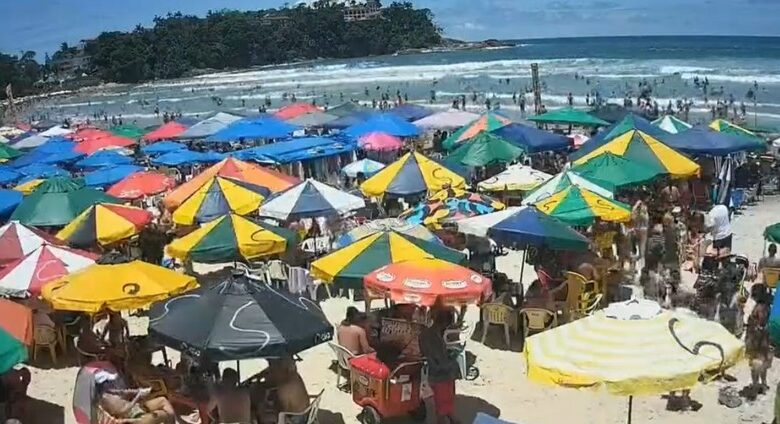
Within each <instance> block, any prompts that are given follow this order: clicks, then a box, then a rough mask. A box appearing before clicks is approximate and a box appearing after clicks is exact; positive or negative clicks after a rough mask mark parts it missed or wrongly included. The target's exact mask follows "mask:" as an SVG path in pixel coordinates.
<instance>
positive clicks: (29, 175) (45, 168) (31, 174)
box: [16, 163, 70, 179]
mask: <svg viewBox="0 0 780 424" xmlns="http://www.w3.org/2000/svg"><path fill="white" fill-rule="evenodd" d="M16 171H17V172H19V173H20V174H22V175H24V177H25V178H26V179H36V178H50V177H67V176H68V175H70V174H69V173H68V171H66V170H64V169H62V168H59V167H57V166H54V165H47V164H43V163H33V164H31V165H27V166H23V167H21V168H18V169H17V170H16Z"/></svg>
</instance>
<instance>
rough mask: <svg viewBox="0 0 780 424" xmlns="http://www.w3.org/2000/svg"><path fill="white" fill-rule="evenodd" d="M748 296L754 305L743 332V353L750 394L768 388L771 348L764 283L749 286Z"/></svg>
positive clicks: (767, 298) (766, 295)
mask: <svg viewBox="0 0 780 424" xmlns="http://www.w3.org/2000/svg"><path fill="white" fill-rule="evenodd" d="M750 297H751V298H753V300H754V301H755V302H756V306H755V307H754V308H753V311H752V312H751V313H750V316H749V317H748V322H747V332H746V333H745V355H746V356H747V358H748V361H749V364H750V378H751V382H752V384H751V386H750V389H751V391H752V395H753V396H755V395H757V394H764V393H765V392H766V391H767V390H769V386H767V384H766V374H767V371H768V370H769V368H770V367H771V366H772V348H771V347H770V344H769V311H770V305H769V303H770V302H771V300H770V294H769V290H768V289H767V287H766V285H764V284H754V285H753V287H751V288H750Z"/></svg>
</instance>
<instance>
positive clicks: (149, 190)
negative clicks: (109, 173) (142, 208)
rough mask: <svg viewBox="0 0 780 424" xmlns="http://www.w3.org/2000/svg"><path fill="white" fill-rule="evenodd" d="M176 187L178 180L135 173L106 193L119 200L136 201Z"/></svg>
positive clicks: (151, 174)
mask: <svg viewBox="0 0 780 424" xmlns="http://www.w3.org/2000/svg"><path fill="white" fill-rule="evenodd" d="M175 186H176V179H175V178H173V177H169V176H167V175H165V174H161V173H159V172H149V171H144V172H135V173H133V174H130V175H128V176H127V177H125V178H124V179H122V180H121V181H119V182H118V183H116V184H114V185H112V186H111V188H109V189H108V190H107V191H106V193H108V194H109V195H111V196H114V197H116V198H117V199H123V200H136V199H140V198H143V197H147V196H154V195H155V194H159V193H162V192H165V191H168V190H170V189H172V188H173V187H175Z"/></svg>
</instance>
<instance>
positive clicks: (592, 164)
mask: <svg viewBox="0 0 780 424" xmlns="http://www.w3.org/2000/svg"><path fill="white" fill-rule="evenodd" d="M571 172H573V173H575V174H577V175H580V176H583V177H585V178H587V179H588V180H589V181H592V182H594V183H596V184H598V185H599V186H601V187H604V188H606V189H609V190H611V191H615V190H617V189H620V188H623V187H628V186H632V185H639V184H645V183H649V182H650V181H652V180H653V179H655V178H656V177H658V176H660V175H662V174H663V173H662V172H660V170H659V169H657V168H656V167H653V166H647V165H646V164H644V163H642V162H638V161H634V160H630V159H627V158H625V157H622V156H617V155H615V154H612V153H610V152H604V153H602V154H600V155H598V156H595V157H593V158H591V159H589V160H588V161H587V162H585V163H583V164H581V165H577V166H575V167H573V168H571Z"/></svg>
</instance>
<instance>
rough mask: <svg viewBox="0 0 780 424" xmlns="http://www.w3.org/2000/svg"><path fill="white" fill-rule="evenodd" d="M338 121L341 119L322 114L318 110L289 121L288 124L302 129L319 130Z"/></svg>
mask: <svg viewBox="0 0 780 424" xmlns="http://www.w3.org/2000/svg"><path fill="white" fill-rule="evenodd" d="M337 119H339V117H338V116H336V115H331V114H329V113H325V112H320V111H319V110H318V111H315V112H307V113H304V114H302V115H298V116H296V117H295V118H292V119H288V120H287V123H288V124H292V125H295V126H298V127H302V128H317V127H322V126H324V125H325V124H327V123H329V122H333V121H335V120H337Z"/></svg>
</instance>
